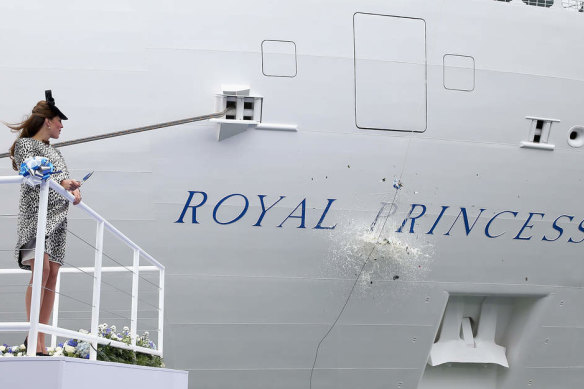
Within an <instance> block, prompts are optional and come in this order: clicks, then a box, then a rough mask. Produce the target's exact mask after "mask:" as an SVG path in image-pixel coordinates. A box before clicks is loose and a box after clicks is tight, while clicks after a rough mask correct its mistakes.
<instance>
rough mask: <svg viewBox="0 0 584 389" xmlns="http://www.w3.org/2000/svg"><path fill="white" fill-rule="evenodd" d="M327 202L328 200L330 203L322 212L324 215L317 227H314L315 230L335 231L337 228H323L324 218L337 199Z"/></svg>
mask: <svg viewBox="0 0 584 389" xmlns="http://www.w3.org/2000/svg"><path fill="white" fill-rule="evenodd" d="M327 200H328V203H327V205H326V207H325V209H324V211H323V212H322V215H321V216H320V219H319V220H318V223H316V227H314V229H315V230H334V229H335V227H336V226H337V225H336V224H335V225H334V226H332V227H323V226H322V222H323V221H324V218H325V217H326V214H327V212H328V211H329V209H330V207H331V205H332V204H333V201H335V200H336V199H327Z"/></svg>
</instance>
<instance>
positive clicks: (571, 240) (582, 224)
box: [568, 220, 584, 243]
mask: <svg viewBox="0 0 584 389" xmlns="http://www.w3.org/2000/svg"><path fill="white" fill-rule="evenodd" d="M578 230H580V231H581V232H584V220H582V222H581V223H580V225H579V226H578ZM568 242H570V243H582V242H584V238H582V239H580V240H579V241H577V242H576V241H575V240H573V239H572V238H570V239H568Z"/></svg>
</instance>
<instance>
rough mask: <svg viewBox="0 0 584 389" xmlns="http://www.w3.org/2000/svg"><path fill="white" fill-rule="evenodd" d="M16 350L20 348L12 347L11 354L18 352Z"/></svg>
mask: <svg viewBox="0 0 584 389" xmlns="http://www.w3.org/2000/svg"><path fill="white" fill-rule="evenodd" d="M18 350H20V346H14V347H12V352H13V353H16V352H18Z"/></svg>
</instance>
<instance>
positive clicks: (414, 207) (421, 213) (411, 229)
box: [396, 204, 426, 234]
mask: <svg viewBox="0 0 584 389" xmlns="http://www.w3.org/2000/svg"><path fill="white" fill-rule="evenodd" d="M416 207H422V212H420V214H419V215H418V216H415V217H412V213H414V209H416ZM425 213H426V206H425V205H424V204H412V209H410V213H408V216H407V217H406V218H405V219H404V221H403V223H402V225H401V227H400V228H398V229H397V231H396V232H402V230H403V228H404V227H405V226H406V223H407V222H408V219H409V220H411V221H412V225H411V226H410V234H413V233H414V223H416V219H419V218H421V217H422V216H423V215H424V214H425Z"/></svg>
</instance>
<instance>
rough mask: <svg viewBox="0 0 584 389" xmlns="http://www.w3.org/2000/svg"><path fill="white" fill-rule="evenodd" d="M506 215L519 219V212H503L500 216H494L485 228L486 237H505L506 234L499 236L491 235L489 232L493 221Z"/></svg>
mask: <svg viewBox="0 0 584 389" xmlns="http://www.w3.org/2000/svg"><path fill="white" fill-rule="evenodd" d="M504 213H510V214H511V215H513V217H517V214H518V213H519V212H513V211H503V212H499V213H498V214H496V215H495V216H493V217H492V218H491V220H489V222H488V223H487V226H486V227H485V235H486V236H487V237H489V238H498V237H500V236H501V235H503V234H504V233H505V232H501V233H500V234H499V235H491V233H490V232H489V228H491V223H492V222H493V221H495V219H496V218H498V217H499V216H500V215H502V214H504Z"/></svg>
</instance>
